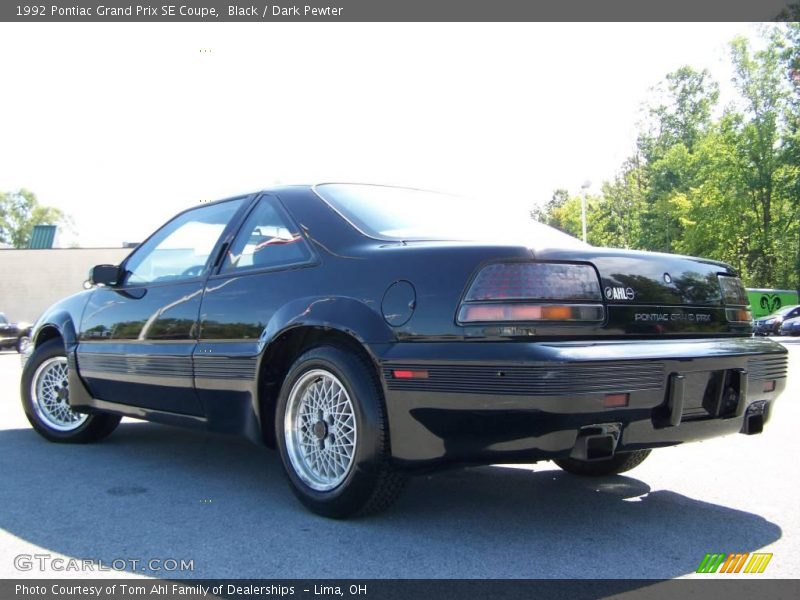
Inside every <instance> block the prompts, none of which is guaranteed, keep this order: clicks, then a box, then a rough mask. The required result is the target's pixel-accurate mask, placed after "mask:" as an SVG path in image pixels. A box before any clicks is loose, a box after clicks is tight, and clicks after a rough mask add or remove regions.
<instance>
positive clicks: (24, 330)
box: [0, 313, 33, 354]
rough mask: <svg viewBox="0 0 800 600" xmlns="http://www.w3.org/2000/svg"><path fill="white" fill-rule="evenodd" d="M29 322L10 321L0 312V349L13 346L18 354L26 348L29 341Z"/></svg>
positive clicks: (30, 326)
mask: <svg viewBox="0 0 800 600" xmlns="http://www.w3.org/2000/svg"><path fill="white" fill-rule="evenodd" d="M32 327H33V326H32V325H31V324H30V323H24V322H22V323H12V322H11V321H9V320H8V318H7V317H6V316H5V315H4V314H3V313H0V350H6V349H9V348H13V349H14V350H16V351H17V352H19V353H20V354H22V353H24V352H25V351H26V350H27V349H28V345H29V344H30V341H31V329H32Z"/></svg>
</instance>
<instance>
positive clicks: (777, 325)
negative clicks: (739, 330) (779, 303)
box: [754, 304, 800, 335]
mask: <svg viewBox="0 0 800 600" xmlns="http://www.w3.org/2000/svg"><path fill="white" fill-rule="evenodd" d="M795 317H800V304H793V305H791V306H784V307H783V308H781V309H778V310H776V311H775V312H774V313H772V314H771V315H767V316H766V317H761V318H760V319H756V320H755V322H754V332H755V334H756V335H779V334H780V331H781V324H782V323H783V322H784V321H785V320H787V319H794V318H795Z"/></svg>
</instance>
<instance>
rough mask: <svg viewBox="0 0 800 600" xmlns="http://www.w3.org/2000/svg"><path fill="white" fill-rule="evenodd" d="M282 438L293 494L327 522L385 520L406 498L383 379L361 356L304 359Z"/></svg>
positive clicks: (287, 402) (279, 432) (326, 354)
mask: <svg viewBox="0 0 800 600" xmlns="http://www.w3.org/2000/svg"><path fill="white" fill-rule="evenodd" d="M275 435H276V439H277V441H278V447H279V449H280V453H281V459H282V461H283V466H284V468H285V470H286V474H287V476H288V478H289V483H290V484H291V488H292V491H293V492H294V493H295V495H296V496H297V497H298V498H299V499H300V501H301V502H302V503H303V504H304V505H305V506H306V507H307V508H309V509H310V510H312V511H314V512H316V513H318V514H320V515H323V516H326V517H332V518H345V517H348V516H352V515H355V514H368V513H374V512H378V511H380V510H383V509H385V508H386V507H388V506H389V505H390V504H391V503H392V502H393V501H394V500H395V499H396V498H397V496H398V495H399V493H400V491H401V490H402V484H403V481H404V477H403V476H402V474H401V473H399V472H398V471H397V470H396V469H395V468H394V467H393V466H392V464H391V461H390V454H389V432H388V424H387V419H386V409H385V407H384V404H383V397H382V394H381V390H380V386H379V384H378V381H377V376H376V374H375V373H374V370H373V369H371V368H370V365H368V364H367V362H366V360H365V359H363V358H362V357H361V356H359V355H358V354H356V353H354V352H350V351H349V350H345V349H343V348H339V347H334V346H320V347H318V348H314V349H312V350H309V351H308V352H306V353H305V354H303V355H302V356H300V358H298V359H297V361H296V362H295V363H294V365H292V368H291V369H290V370H289V373H288V374H287V375H286V378H285V380H284V382H283V386H282V388H281V392H280V396H279V398H278V403H277V407H276V418H275Z"/></svg>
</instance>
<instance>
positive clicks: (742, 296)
mask: <svg viewBox="0 0 800 600" xmlns="http://www.w3.org/2000/svg"><path fill="white" fill-rule="evenodd" d="M719 286H720V288H722V297H723V298H724V299H725V304H727V305H729V306H730V305H733V306H747V305H748V304H750V301H749V300H748V299H747V292H746V291H745V289H744V285H742V280H741V279H739V278H738V277H729V276H727V275H720V276H719Z"/></svg>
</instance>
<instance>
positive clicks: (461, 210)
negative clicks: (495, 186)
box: [315, 183, 585, 248]
mask: <svg viewBox="0 0 800 600" xmlns="http://www.w3.org/2000/svg"><path fill="white" fill-rule="evenodd" d="M315 189H316V191H317V193H318V194H319V195H320V196H321V197H322V199H323V200H325V201H326V202H327V203H328V204H330V205H331V206H332V207H333V208H334V209H336V210H337V211H338V212H339V213H341V214H342V216H344V217H345V218H346V219H347V220H348V221H350V223H352V224H353V225H354V226H355V227H356V228H358V229H359V230H361V231H362V232H363V233H365V234H366V235H368V236H370V237H374V238H378V239H391V240H407V241H408V240H460V241H502V242H520V243H525V244H529V245H533V244H535V245H536V246H538V247H547V246H557V247H567V248H574V247H584V246H585V244H584V243H583V242H581V241H580V240H577V239H575V238H574V237H572V236H569V235H567V234H565V233H562V232H560V231H558V230H557V229H553V228H552V227H549V226H547V225H543V224H542V223H539V222H537V221H534V220H533V219H532V218H531V217H530V214H529V213H528V211H527V210H525V209H523V208H516V209H515V208H513V207H508V206H502V205H500V204H499V203H497V202H496V201H494V202H493V201H483V202H481V201H477V200H472V199H469V198H461V197H458V196H451V195H448V194H439V193H436V192H428V191H424V190H415V189H409V188H396V187H385V186H378V185H363V184H338V183H336V184H334V183H326V184H323V185H318V186H316V187H315Z"/></svg>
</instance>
